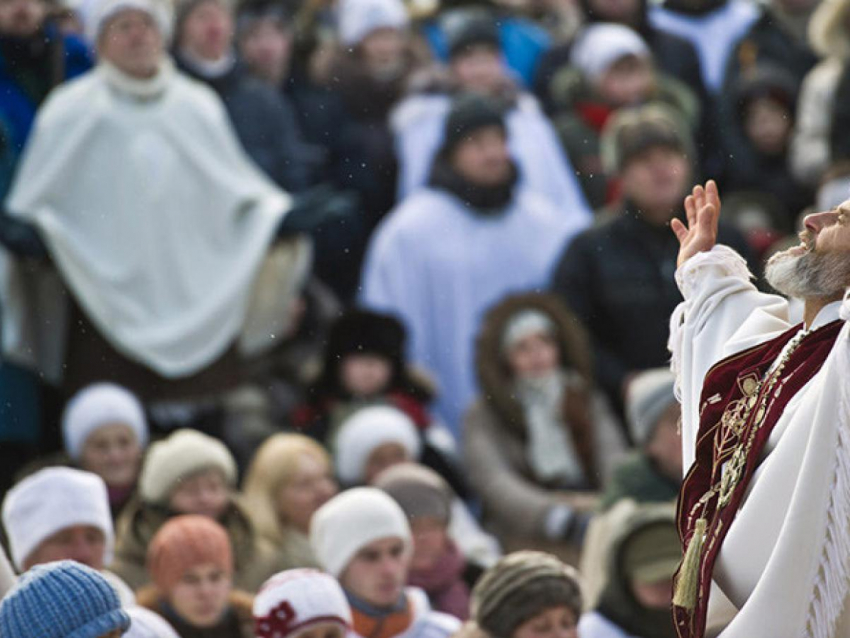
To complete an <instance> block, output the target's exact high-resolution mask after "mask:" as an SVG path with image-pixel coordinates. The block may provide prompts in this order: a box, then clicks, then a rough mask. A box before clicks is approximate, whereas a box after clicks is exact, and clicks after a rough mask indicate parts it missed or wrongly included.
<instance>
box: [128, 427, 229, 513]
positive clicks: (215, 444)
mask: <svg viewBox="0 0 850 638" xmlns="http://www.w3.org/2000/svg"><path fill="white" fill-rule="evenodd" d="M206 469H217V470H220V471H221V473H222V474H223V475H224V478H225V480H226V481H227V482H228V483H229V484H230V485H234V484H235V483H236V461H234V460H233V455H232V454H231V453H230V451H229V450H228V449H227V447H226V446H225V445H224V443H222V442H221V441H219V440H218V439H214V438H213V437H211V436H208V435H206V434H203V433H202V432H198V431H197V430H190V429H182V430H177V431H175V432H174V433H173V434H172V435H171V436H169V437H168V438H167V439H163V440H162V441H157V442H156V443H154V444H153V445H151V446H150V449H148V454H147V457H146V458H145V462H144V465H143V466H142V472H141V474H140V476H139V495H140V496H141V497H142V499H143V500H144V501H146V502H148V503H152V504H156V505H165V504H166V503H167V501H168V498H169V496H170V495H171V493H172V492H173V491H174V488H175V487H177V484H178V483H179V482H180V480H182V479H185V478H187V477H189V476H191V475H192V474H197V473H198V472H201V471H203V470H206Z"/></svg>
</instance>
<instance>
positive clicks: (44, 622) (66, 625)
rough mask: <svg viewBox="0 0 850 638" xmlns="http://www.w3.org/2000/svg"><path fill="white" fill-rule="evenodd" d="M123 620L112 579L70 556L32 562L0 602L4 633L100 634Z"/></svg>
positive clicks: (40, 636) (19, 637) (56, 637)
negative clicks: (54, 561) (36, 562)
mask: <svg viewBox="0 0 850 638" xmlns="http://www.w3.org/2000/svg"><path fill="white" fill-rule="evenodd" d="M129 625H130V617H129V616H128V615H127V613H126V612H125V611H124V610H123V609H121V601H120V600H119V599H118V593H117V592H116V591H115V589H114V588H113V587H112V585H110V584H109V583H108V582H107V581H106V579H105V578H104V577H103V576H101V575H100V574H99V573H97V572H96V571H95V570H93V569H91V568H90V567H86V566H85V565H81V564H80V563H77V562H74V561H70V560H64V561H59V562H56V563H47V564H45V565H37V566H36V567H33V568H32V569H30V570H29V571H28V572H27V573H26V574H24V575H23V576H22V577H21V579H20V580H19V581H18V584H17V585H16V586H15V588H14V589H12V590H11V591H10V592H9V593H8V594H7V595H6V597H5V598H3V601H2V602H0V636H3V637H4V638H5V637H6V636H8V637H9V638H101V637H102V636H104V635H106V634H109V633H111V632H113V631H121V633H124V631H125V630H126V629H127V627H129Z"/></svg>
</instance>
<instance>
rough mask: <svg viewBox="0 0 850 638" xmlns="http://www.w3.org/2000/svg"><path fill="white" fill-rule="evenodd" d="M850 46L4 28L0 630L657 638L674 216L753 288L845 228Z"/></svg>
mask: <svg viewBox="0 0 850 638" xmlns="http://www.w3.org/2000/svg"><path fill="white" fill-rule="evenodd" d="M848 43H850V0H767V1H766V2H762V3H757V2H755V1H754V0H664V1H663V2H657V3H648V2H646V1H645V0H239V2H238V3H237V2H234V1H233V0H0V202H2V203H1V204H0V244H1V245H2V248H0V337H1V338H2V357H0V499H2V534H0V540H2V543H0V546H2V548H3V549H4V552H0V601H2V602H0V636H3V638H5V637H6V636H9V637H10V638H29V637H30V636H32V637H33V638H114V637H117V636H121V635H126V636H133V637H138V638H174V637H175V636H177V637H178V638H346V637H353V636H359V637H361V638H393V637H396V636H398V637H400V638H401V637H403V638H449V637H450V636H458V637H459V638H576V637H577V636H578V637H580V638H667V637H670V638H673V637H675V636H677V635H682V634H680V633H678V634H677V627H675V626H674V622H673V620H672V616H671V613H670V609H671V605H672V604H673V589H674V588H673V582H674V576H675V573H676V570H677V568H678V567H679V564H680V562H681V560H682V558H683V552H682V546H681V542H680V532H681V526H677V519H676V511H675V507H674V505H675V502H676V498H677V495H678V494H679V490H680V486H681V484H682V480H683V474H684V472H685V471H686V470H687V469H688V466H690V464H691V463H692V462H693V461H694V458H693V451H692V450H691V451H690V452H688V451H687V449H686V451H685V453H684V455H683V443H682V434H681V432H680V423H681V407H680V400H681V398H682V395H681V390H682V389H683V387H682V382H681V379H680V380H679V385H678V386H677V379H676V377H675V376H674V374H673V372H671V371H670V370H669V369H668V368H669V361H670V357H671V354H670V350H668V337H669V334H670V330H671V326H672V327H673V328H674V329H675V328H676V326H675V325H674V324H675V321H676V319H675V316H674V320H673V323H671V316H672V315H674V311H675V310H676V308H677V306H679V305H680V304H681V303H682V301H683V295H682V290H683V286H685V285H686V284H683V283H682V280H681V279H679V280H678V281H677V278H676V273H677V256H679V258H680V259H681V257H680V244H681V243H682V242H683V236H684V235H681V234H680V232H679V231H678V230H677V232H676V233H674V232H673V230H671V224H672V225H673V226H674V227H675V228H677V229H681V228H683V227H684V226H683V225H684V224H685V223H689V224H693V223H694V219H695V216H694V215H695V213H693V211H692V210H691V211H688V212H687V213H686V205H685V197H686V195H688V193H690V192H691V187H692V185H693V184H694V183H695V182H697V181H702V180H703V178H711V179H713V180H714V181H715V182H716V184H719V187H720V190H721V191H722V192H723V194H724V201H723V220H722V221H720V223H719V227H718V228H717V230H716V234H717V241H718V242H719V243H721V244H723V245H725V246H727V247H730V248H732V249H734V250H735V251H737V253H738V254H740V255H741V256H742V257H743V258H744V260H745V262H746V266H743V265H741V266H740V267H741V268H744V267H746V268H748V269H749V272H750V273H752V274H753V276H754V277H755V278H756V279H755V281H756V285H757V286H758V288H759V289H760V290H763V291H769V290H770V288H771V286H770V284H769V283H768V282H767V281H766V280H765V279H764V278H763V276H762V275H763V272H764V264H765V262H766V260H767V259H768V258H769V257H770V256H771V255H773V254H774V253H776V252H778V251H781V250H783V249H785V248H787V247H788V246H789V245H791V244H792V243H795V242H796V233H797V231H798V230H799V229H800V227H801V220H802V218H803V216H804V215H805V214H806V213H807V212H811V211H812V210H819V211H822V210H830V209H833V208H834V207H836V206H838V205H839V204H841V203H842V202H844V201H845V200H846V199H848V195H850V144H849V143H848V142H845V141H843V140H846V139H850V113H845V110H846V109H845V107H844V106H842V105H843V104H844V105H847V104H850V66H848V64H847V60H848V59H850V46H848ZM844 97H848V99H847V100H845V99H844ZM848 108H850V107H848ZM692 207H693V205H692ZM718 207H719V200H718ZM692 218H694V219H692ZM677 235H680V236H678V237H677ZM712 247H713V244H712V246H709V247H708V248H712ZM743 263H744V262H742V264H743ZM679 265H680V264H679ZM680 270H681V269H680ZM803 312H804V308H803V306H802V305H801V304H799V303H796V302H794V303H792V307H791V314H792V316H795V317H797V318H800V319H801V318H802V317H803ZM681 319H682V318H681V317H679V320H681ZM682 330H684V328H682ZM670 343H671V345H675V344H673V342H672V341H671V342H670ZM680 348H681V346H680ZM695 383H696V382H695ZM688 387H690V386H688ZM698 389H699V388H698V387H696V390H697V391H698ZM677 390H678V391H679V393H678V395H677ZM685 390H687V388H685ZM677 396H678V400H677ZM688 436H690V435H686V439H687V437H688ZM685 443H686V445H691V446H692V444H693V441H692V440H689V439H688V440H686V441H685ZM47 600H49V601H50V604H49V605H48V604H46V602H45V601H47ZM677 604H678V603H677Z"/></svg>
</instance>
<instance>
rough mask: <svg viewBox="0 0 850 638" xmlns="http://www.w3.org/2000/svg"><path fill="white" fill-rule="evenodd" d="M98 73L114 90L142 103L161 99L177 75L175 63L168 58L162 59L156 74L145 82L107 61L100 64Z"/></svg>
mask: <svg viewBox="0 0 850 638" xmlns="http://www.w3.org/2000/svg"><path fill="white" fill-rule="evenodd" d="M97 71H98V72H99V73H100V74H101V75H102V76H103V78H104V79H105V80H106V83H107V84H108V85H109V86H110V87H111V88H112V89H114V90H115V91H118V92H119V93H122V94H124V95H126V96H129V97H130V98H133V99H135V100H138V101H140V102H145V101H148V100H155V99H157V98H159V97H160V95H162V93H164V92H165V90H166V89H167V88H168V85H169V84H170V83H171V80H172V78H173V77H174V73H175V72H174V63H173V62H172V61H171V58H169V57H168V56H164V57H163V58H162V61H161V62H160V64H159V68H158V69H157V72H156V74H155V75H154V76H153V77H151V78H147V79H144V80H142V79H139V78H134V77H132V76H130V75H127V74H126V73H124V72H123V71H121V70H120V69H119V68H118V67H116V66H115V65H114V64H112V63H110V62H108V61H106V60H101V61H100V62H99V63H98V65H97Z"/></svg>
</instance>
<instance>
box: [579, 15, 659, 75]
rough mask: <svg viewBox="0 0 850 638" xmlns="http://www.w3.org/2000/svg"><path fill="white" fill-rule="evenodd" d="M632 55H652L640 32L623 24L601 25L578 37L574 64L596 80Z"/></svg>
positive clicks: (594, 26)
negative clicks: (619, 61) (616, 63)
mask: <svg viewBox="0 0 850 638" xmlns="http://www.w3.org/2000/svg"><path fill="white" fill-rule="evenodd" d="M630 55H633V56H636V57H639V58H648V57H650V56H651V53H650V50H649V47H648V46H647V45H646V42H644V40H643V38H641V37H640V35H638V34H637V32H636V31H634V30H632V29H630V28H629V27H626V26H623V25H622V24H611V23H597V24H591V25H590V26H588V27H586V28H585V29H584V30H583V31H582V32H581V33H580V34H579V35H578V37H577V38H576V42H575V44H573V48H572V52H571V53H570V64H572V65H573V66H574V67H576V68H577V69H578V70H579V71H581V73H582V74H583V75H584V76H586V77H587V78H589V79H590V80H591V81H595V80H598V79H599V78H601V77H602V75H603V74H604V73H605V72H606V71H607V70H608V69H610V68H611V67H612V66H613V65H614V63H615V62H617V61H618V60H621V59H622V58H625V57H627V56H630Z"/></svg>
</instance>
